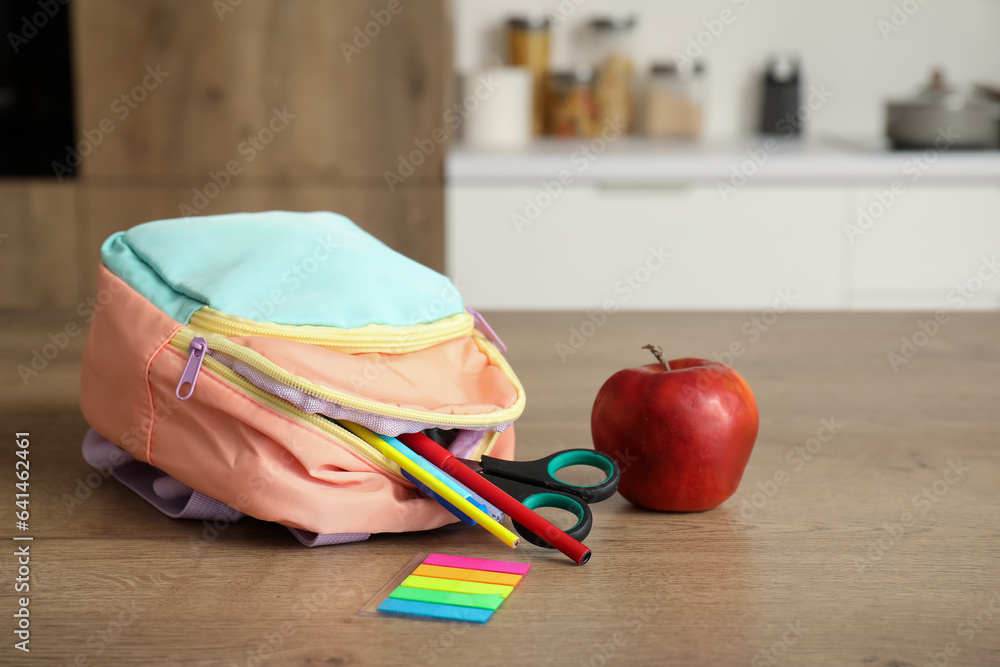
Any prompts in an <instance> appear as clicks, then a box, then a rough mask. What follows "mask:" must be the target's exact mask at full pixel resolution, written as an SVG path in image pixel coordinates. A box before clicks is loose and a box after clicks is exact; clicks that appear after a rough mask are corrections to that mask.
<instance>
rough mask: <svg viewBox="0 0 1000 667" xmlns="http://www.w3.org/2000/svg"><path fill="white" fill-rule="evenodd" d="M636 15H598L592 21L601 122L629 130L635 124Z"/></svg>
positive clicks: (604, 124)
mask: <svg viewBox="0 0 1000 667" xmlns="http://www.w3.org/2000/svg"><path fill="white" fill-rule="evenodd" d="M635 24H636V21H635V17H634V16H607V17H598V18H595V19H593V20H592V21H591V22H590V27H591V30H592V31H593V37H594V44H593V50H594V58H595V62H596V63H597V66H598V68H599V72H598V75H597V84H596V87H595V95H596V97H597V105H598V109H599V111H598V123H599V124H600V126H601V127H614V128H617V129H618V131H620V132H626V131H628V129H629V128H630V127H631V126H632V121H633V113H632V80H633V78H634V75H635V71H634V65H633V60H632V40H633V30H634V29H635Z"/></svg>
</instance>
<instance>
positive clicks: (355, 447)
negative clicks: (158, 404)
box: [170, 336, 404, 479]
mask: <svg viewBox="0 0 1000 667" xmlns="http://www.w3.org/2000/svg"><path fill="white" fill-rule="evenodd" d="M188 343H190V341H188V342H187V343H183V342H182V341H181V340H180V339H179V338H178V336H174V337H173V338H172V339H171V340H170V345H171V347H173V348H175V349H177V350H179V351H181V352H183V353H185V354H186V353H187V346H188ZM205 370H210V371H212V372H213V373H215V375H217V376H218V377H219V378H220V379H221V380H222V381H223V382H226V383H227V384H230V385H233V386H235V387H236V388H238V389H239V390H240V391H242V392H243V393H245V394H248V395H250V396H252V397H253V398H254V399H256V400H257V401H258V402H260V403H263V404H264V405H266V406H267V407H269V408H272V409H273V410H275V411H277V412H280V413H281V414H283V415H285V416H286V417H289V418H291V419H294V420H296V421H299V422H303V423H305V424H308V425H309V426H311V427H313V428H315V429H316V430H317V431H320V432H322V433H323V434H325V435H327V436H330V437H332V438H333V439H335V440H337V441H338V442H340V443H341V444H343V445H344V446H346V447H347V448H348V449H350V450H352V451H353V452H355V453H357V454H360V455H361V456H362V457H364V458H365V459H367V460H369V461H371V462H372V463H374V464H375V465H376V466H378V467H379V468H381V469H382V470H384V471H386V472H387V473H389V474H390V475H393V476H395V477H398V478H399V479H404V478H403V476H402V474H400V472H399V466H397V465H396V464H395V463H393V462H392V461H390V460H389V459H388V458H387V457H386V456H385V455H384V454H382V453H381V452H379V451H378V450H377V449H375V448H374V447H372V446H371V445H369V444H368V443H367V442H365V441H364V440H362V439H361V438H359V437H357V436H356V435H354V434H353V433H351V432H350V431H348V430H346V429H344V428H341V427H340V426H338V425H337V424H336V423H334V422H332V421H330V420H329V419H326V418H324V417H321V416H320V415H316V414H312V413H310V412H305V411H303V410H300V409H299V408H297V407H295V406H294V405H292V404H291V403H289V402H288V401H286V400H284V399H281V398H278V397H277V396H274V395H273V394H269V393H268V392H266V391H264V390H263V389H261V388H260V387H258V386H257V385H255V384H253V383H252V382H250V381H249V380H247V379H246V378H245V377H243V376H242V375H240V374H239V373H237V372H236V371H234V370H232V369H231V368H229V367H228V366H226V365H225V364H223V363H222V362H220V361H216V360H215V359H213V358H212V357H211V356H209V355H205V358H204V360H203V361H202V369H201V372H205Z"/></svg>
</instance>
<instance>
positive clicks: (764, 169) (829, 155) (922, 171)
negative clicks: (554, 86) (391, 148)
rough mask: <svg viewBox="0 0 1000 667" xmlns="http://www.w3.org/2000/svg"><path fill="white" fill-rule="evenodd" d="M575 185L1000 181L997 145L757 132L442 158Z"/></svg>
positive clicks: (546, 145) (504, 179)
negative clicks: (897, 147) (903, 147)
mask: <svg viewBox="0 0 1000 667" xmlns="http://www.w3.org/2000/svg"><path fill="white" fill-rule="evenodd" d="M560 172H563V173H564V175H566V174H568V177H570V178H571V179H572V182H573V183H574V184H583V183H594V184H605V185H615V184H621V185H655V184H671V183H693V182H706V181H707V182H711V183H717V182H720V181H721V182H723V183H730V184H735V183H739V181H740V178H741V176H746V177H748V178H747V182H748V183H750V184H754V183H757V184H760V183H788V182H813V183H823V182H829V183H831V184H836V183H845V182H858V181H865V182H868V181H885V182H891V181H893V180H896V179H900V180H902V181H904V182H907V183H912V182H917V181H919V182H921V183H937V182H947V183H951V184H956V182H962V183H964V182H970V183H971V182H976V183H984V182H985V183H992V184H1000V150H986V151H960V150H944V151H940V152H935V151H925V152H921V151H891V150H887V149H886V148H885V146H884V145H880V143H879V142H877V141H867V142H866V141H846V140H836V139H827V140H797V139H791V140H789V139H780V138H776V139H772V140H770V141H769V142H767V143H765V140H764V139H762V138H757V139H749V140H746V141H741V142H740V141H733V142H728V143H723V142H720V143H709V142H680V141H663V140H651V139H644V138H638V137H635V138H633V137H623V138H618V139H616V140H614V141H612V142H607V143H604V144H603V148H602V142H601V141H598V140H594V141H590V140H586V139H543V140H539V141H537V142H535V143H533V144H532V145H531V146H529V147H527V148H525V149H521V150H515V151H484V150H473V149H470V148H468V147H465V146H463V145H461V144H459V145H457V146H455V147H453V148H452V150H451V152H450V154H449V155H448V156H447V158H446V162H445V178H446V180H447V183H448V184H458V183H474V184H486V183H491V184H495V183H511V184H517V183H524V182H530V183H532V184H536V183H538V182H539V181H543V180H547V179H552V178H556V177H558V175H559V174H560Z"/></svg>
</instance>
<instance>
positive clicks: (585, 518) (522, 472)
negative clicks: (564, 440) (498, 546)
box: [458, 449, 621, 549]
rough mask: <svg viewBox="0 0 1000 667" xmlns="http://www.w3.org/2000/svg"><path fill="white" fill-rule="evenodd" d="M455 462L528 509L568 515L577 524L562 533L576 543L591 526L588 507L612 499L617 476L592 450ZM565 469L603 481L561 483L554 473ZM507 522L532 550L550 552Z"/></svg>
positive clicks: (613, 466)
mask: <svg viewBox="0 0 1000 667" xmlns="http://www.w3.org/2000/svg"><path fill="white" fill-rule="evenodd" d="M458 460H459V461H461V462H462V463H464V464H465V465H466V466H468V467H469V468H471V469H472V470H473V471H474V472H477V473H479V474H480V475H482V476H483V477H484V478H485V479H486V480H488V481H489V482H490V483H491V484H493V485H494V486H496V487H498V488H500V489H501V490H502V491H505V492H506V493H508V494H510V495H511V496H512V497H513V498H514V499H515V500H517V501H518V502H520V503H521V504H523V505H524V506H525V507H527V508H528V509H532V510H537V509H538V508H540V507H553V508H556V509H561V510H566V511H568V512H572V513H573V514H574V515H576V518H577V522H576V524H575V525H574V526H573V527H572V528H568V529H566V530H564V531H563V532H565V533H566V534H567V535H569V536H570V537H572V538H573V539H575V540H578V541H583V539H584V538H585V537H587V535H588V534H589V533H590V529H591V527H592V526H593V524H594V516H593V514H592V513H591V511H590V506H589V503H597V502H600V501H602V500H607V499H608V498H610V497H611V496H613V495H614V494H615V491H617V490H618V480H619V477H620V476H621V472H620V471H619V470H618V464H617V463H615V460H614V459H613V458H611V457H610V456H608V455H607V454H604V453H603V452H598V451H595V450H593V449H566V450H563V451H560V452H556V453H555V454H551V455H549V456H546V457H545V458H541V459H537V460H534V461H505V460H503V459H495V458H493V457H491V456H484V457H482V460H480V461H469V460H466V459H458ZM569 466H587V467H590V468H597V469H598V470H600V471H601V472H602V473H604V475H605V479H604V481H602V482H598V483H597V484H589V485H580V484H573V483H571V482H564V481H562V480H561V479H559V478H558V477H557V473H558V472H559V471H560V470H562V469H563V468H568V467H569ZM511 520H512V522H513V524H514V529H515V530H516V531H517V532H518V534H519V535H521V537H523V538H524V539H526V540H527V541H529V542H531V543H532V544H534V545H535V546H539V547H544V548H546V549H551V548H552V546H551V545H550V544H549V543H548V542H546V541H545V540H543V539H542V538H540V537H538V536H537V535H535V534H534V533H533V532H531V531H530V530H528V529H527V528H525V527H524V526H522V525H521V524H519V523H518V522H517V521H513V517H511Z"/></svg>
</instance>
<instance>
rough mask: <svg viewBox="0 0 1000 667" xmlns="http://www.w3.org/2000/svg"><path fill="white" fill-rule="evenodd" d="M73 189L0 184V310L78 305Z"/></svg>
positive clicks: (32, 183) (42, 183) (49, 184)
mask: <svg viewBox="0 0 1000 667" xmlns="http://www.w3.org/2000/svg"><path fill="white" fill-rule="evenodd" d="M76 194H77V188H76V186H74V185H71V184H67V183H63V184H59V183H55V182H50V181H45V180H9V181H0V202H2V204H3V216H2V218H0V235H2V236H0V307H3V308H31V307H38V306H52V307H71V306H75V305H76V304H77V303H78V302H79V299H80V296H81V292H80V285H79V283H78V280H77V277H78V274H77V252H76V247H77V224H76V223H77V220H76V202H75V200H76Z"/></svg>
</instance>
